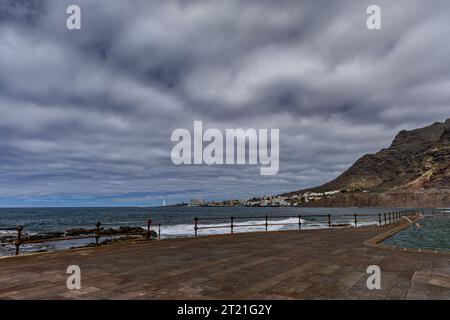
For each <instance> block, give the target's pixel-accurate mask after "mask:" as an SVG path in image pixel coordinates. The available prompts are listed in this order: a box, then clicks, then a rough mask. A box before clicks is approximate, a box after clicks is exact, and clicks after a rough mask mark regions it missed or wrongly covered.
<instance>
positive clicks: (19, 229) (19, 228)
mask: <svg viewBox="0 0 450 320" xmlns="http://www.w3.org/2000/svg"><path fill="white" fill-rule="evenodd" d="M22 231H23V226H17V239H16V241H15V242H14V244H15V245H16V256H18V255H19V250H20V245H21V244H22Z"/></svg>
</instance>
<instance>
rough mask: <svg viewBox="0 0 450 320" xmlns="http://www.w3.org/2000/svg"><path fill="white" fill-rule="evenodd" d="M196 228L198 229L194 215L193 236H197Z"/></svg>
mask: <svg viewBox="0 0 450 320" xmlns="http://www.w3.org/2000/svg"><path fill="white" fill-rule="evenodd" d="M197 230H198V218H197V217H195V218H194V232H195V236H197Z"/></svg>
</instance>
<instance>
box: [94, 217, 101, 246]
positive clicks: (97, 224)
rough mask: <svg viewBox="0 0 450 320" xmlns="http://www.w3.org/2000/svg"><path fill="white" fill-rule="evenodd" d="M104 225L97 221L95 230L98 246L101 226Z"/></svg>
mask: <svg viewBox="0 0 450 320" xmlns="http://www.w3.org/2000/svg"><path fill="white" fill-rule="evenodd" d="M101 225H102V223H101V222H100V221H97V223H96V224H95V226H96V228H97V229H96V230H95V245H96V246H98V240H99V239H100V226H101Z"/></svg>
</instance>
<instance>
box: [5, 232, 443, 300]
mask: <svg viewBox="0 0 450 320" xmlns="http://www.w3.org/2000/svg"><path fill="white" fill-rule="evenodd" d="M392 227H393V226H385V227H365V228H358V229H354V228H346V229H331V230H310V231H283V232H269V233H263V232H261V233H248V234H234V235H221V236H211V237H200V238H196V239H194V238H192V239H177V240H163V241H159V242H158V241H151V242H150V243H146V242H143V243H136V244H125V245H115V246H104V247H98V248H86V249H77V250H68V251H60V252H54V253H46V254H35V255H29V256H19V257H12V258H6V259H0V298H2V299H235V298H237V299H450V255H448V254H433V253H416V252H404V251H401V250H391V249H383V248H378V247H373V246H366V245H364V244H363V243H364V242H365V241H367V240H369V239H371V238H373V237H375V236H377V235H379V234H381V233H384V232H386V231H388V230H389V229H390V228H392ZM69 265H78V266H80V268H81V272H82V279H81V285H82V288H81V290H74V291H70V290H68V289H67V286H66V280H67V277H68V276H69V275H67V274H66V268H67V267H68V266H69ZM369 265H378V266H379V267H380V268H381V290H368V289H367V286H366V280H367V277H368V276H369V275H368V274H367V273H366V269H367V267H368V266H369Z"/></svg>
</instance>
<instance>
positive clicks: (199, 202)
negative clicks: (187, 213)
mask: <svg viewBox="0 0 450 320" xmlns="http://www.w3.org/2000/svg"><path fill="white" fill-rule="evenodd" d="M204 204H205V201H204V200H203V199H191V200H190V201H189V205H190V206H192V207H198V206H203V205H204Z"/></svg>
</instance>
